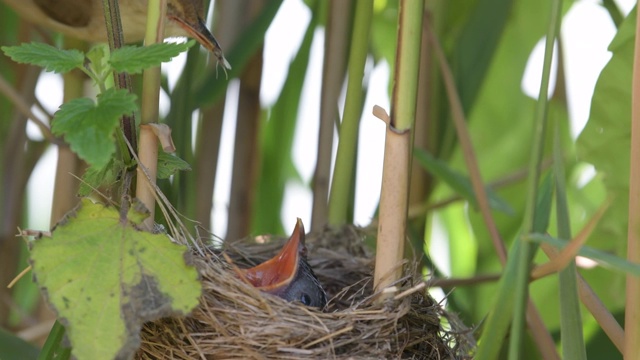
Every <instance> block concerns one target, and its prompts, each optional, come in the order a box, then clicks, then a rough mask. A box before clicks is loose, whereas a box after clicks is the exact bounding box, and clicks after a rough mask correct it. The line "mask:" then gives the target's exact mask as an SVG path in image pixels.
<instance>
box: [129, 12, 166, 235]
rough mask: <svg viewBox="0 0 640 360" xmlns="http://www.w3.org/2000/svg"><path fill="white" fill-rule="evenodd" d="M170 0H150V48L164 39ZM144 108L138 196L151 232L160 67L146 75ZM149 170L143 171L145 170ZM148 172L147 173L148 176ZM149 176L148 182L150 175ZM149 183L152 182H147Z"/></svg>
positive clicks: (143, 97)
mask: <svg viewBox="0 0 640 360" xmlns="http://www.w3.org/2000/svg"><path fill="white" fill-rule="evenodd" d="M166 11H167V0H149V10H148V15H147V32H146V35H145V44H146V45H150V44H154V43H159V42H162V41H163V40H164V21H165V19H166ZM142 86H143V87H142V89H143V90H142V106H141V111H140V117H141V124H140V148H139V150H138V156H139V159H140V164H138V181H137V183H136V197H137V198H138V199H140V201H142V203H143V204H144V205H145V207H146V208H147V209H148V210H149V212H150V216H149V217H148V218H146V219H145V220H144V222H143V226H144V227H145V228H146V229H147V230H151V229H153V223H154V214H155V207H156V205H155V204H156V202H155V190H154V189H155V182H156V174H157V170H158V138H157V137H156V135H155V134H154V133H153V131H152V129H151V127H150V126H148V124H151V123H156V122H157V121H158V116H159V115H158V104H159V101H160V66H158V67H155V68H151V69H147V70H145V71H144V73H143V74H142ZM142 168H144V170H145V171H143V169H142ZM145 172H146V174H145ZM147 175H148V176H149V178H148V179H147V177H146V176H147ZM147 180H148V181H149V182H150V183H147Z"/></svg>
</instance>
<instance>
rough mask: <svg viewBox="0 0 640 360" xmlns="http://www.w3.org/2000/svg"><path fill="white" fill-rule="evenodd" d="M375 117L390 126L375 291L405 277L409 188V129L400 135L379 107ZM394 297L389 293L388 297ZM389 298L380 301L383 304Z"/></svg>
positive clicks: (387, 132)
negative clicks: (403, 262)
mask: <svg viewBox="0 0 640 360" xmlns="http://www.w3.org/2000/svg"><path fill="white" fill-rule="evenodd" d="M373 112H374V115H376V117H378V118H380V119H381V120H383V121H384V122H385V124H386V125H387V131H386V139H385V145H384V163H383V170H382V189H381V191H380V212H379V216H378V217H379V220H378V236H377V242H376V264H375V272H374V276H373V286H374V288H375V289H376V291H379V290H382V289H384V288H385V287H387V286H389V285H391V284H393V283H394V282H396V281H397V280H398V279H399V278H400V277H401V276H402V266H401V265H402V257H403V255H404V240H405V232H406V226H407V203H408V199H407V195H408V185H409V171H410V170H409V156H410V151H409V147H410V143H411V138H410V136H411V133H410V128H408V129H404V130H402V131H399V130H397V129H395V128H394V127H393V124H392V122H391V119H390V118H389V116H388V115H387V114H386V113H385V112H384V110H382V108H380V107H377V106H376V107H374V110H373ZM392 295H394V294H391V293H388V296H392ZM385 298H386V297H381V298H380V300H384V299H385Z"/></svg>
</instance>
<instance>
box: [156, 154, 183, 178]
mask: <svg viewBox="0 0 640 360" xmlns="http://www.w3.org/2000/svg"><path fill="white" fill-rule="evenodd" d="M190 170H191V166H190V165H189V163H187V162H186V161H184V160H182V159H180V158H179V157H177V156H176V155H175V154H169V153H166V152H164V151H162V150H160V151H158V174H157V177H158V179H168V178H169V177H170V176H171V175H173V174H175V173H176V172H178V171H190Z"/></svg>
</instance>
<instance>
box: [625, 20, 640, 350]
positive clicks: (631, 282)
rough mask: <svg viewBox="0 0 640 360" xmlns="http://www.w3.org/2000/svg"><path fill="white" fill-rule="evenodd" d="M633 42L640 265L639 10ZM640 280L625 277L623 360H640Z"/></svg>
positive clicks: (632, 238)
mask: <svg viewBox="0 0 640 360" xmlns="http://www.w3.org/2000/svg"><path fill="white" fill-rule="evenodd" d="M636 16H637V17H636V40H635V51H634V61H633V79H632V81H633V83H632V90H631V94H632V95H631V101H632V102H631V155H630V157H631V164H630V167H631V169H630V170H631V171H630V175H629V225H628V226H629V227H628V230H627V231H628V233H627V260H629V261H630V262H634V263H640V11H637V14H636ZM638 304H640V277H638V276H634V275H631V274H627V301H626V309H625V315H624V320H625V322H624V324H625V325H624V328H625V348H624V358H625V360H630V359H640V341H638V338H639V337H640V306H639V305H638Z"/></svg>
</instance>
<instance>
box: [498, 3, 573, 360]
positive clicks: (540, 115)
mask: <svg viewBox="0 0 640 360" xmlns="http://www.w3.org/2000/svg"><path fill="white" fill-rule="evenodd" d="M561 19H562V0H554V1H552V2H551V15H550V21H549V26H548V28H547V35H546V43H545V53H544V63H543V67H542V79H541V81H540V92H539V95H538V102H537V104H536V111H535V117H534V121H535V122H534V132H533V139H532V140H533V142H532V149H531V158H530V160H529V181H528V191H527V202H526V205H525V213H524V220H523V224H522V233H523V234H528V233H530V232H532V231H533V229H534V219H535V217H536V211H537V210H536V199H537V197H538V196H537V189H538V183H539V179H540V170H539V169H540V164H541V163H542V152H543V145H544V142H545V137H544V134H545V131H546V126H547V109H548V103H549V101H548V89H549V78H550V76H551V61H552V59H553V46H554V43H555V39H556V38H557V35H558V31H559V29H560V22H561ZM538 211H539V210H538ZM517 241H521V242H524V243H523V244H522V246H520V251H519V252H518V254H517V256H518V267H517V274H516V277H517V278H516V282H515V289H514V298H515V305H514V312H513V320H512V324H511V337H510V339H509V359H512V360H516V359H520V358H521V347H522V341H523V339H524V336H525V321H526V318H525V313H526V309H527V299H528V289H529V281H528V277H529V271H530V266H531V260H532V257H533V253H534V251H533V250H534V247H533V246H532V244H530V243H527V242H526V241H524V240H523V239H518V240H517Z"/></svg>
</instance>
